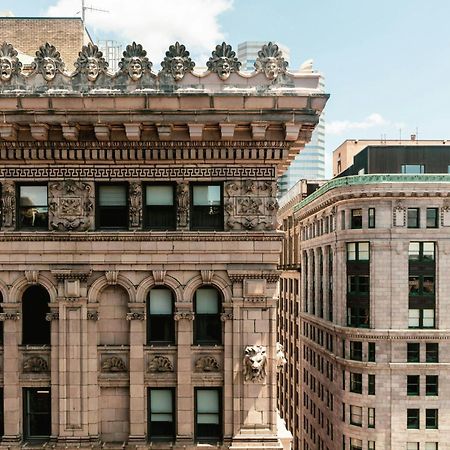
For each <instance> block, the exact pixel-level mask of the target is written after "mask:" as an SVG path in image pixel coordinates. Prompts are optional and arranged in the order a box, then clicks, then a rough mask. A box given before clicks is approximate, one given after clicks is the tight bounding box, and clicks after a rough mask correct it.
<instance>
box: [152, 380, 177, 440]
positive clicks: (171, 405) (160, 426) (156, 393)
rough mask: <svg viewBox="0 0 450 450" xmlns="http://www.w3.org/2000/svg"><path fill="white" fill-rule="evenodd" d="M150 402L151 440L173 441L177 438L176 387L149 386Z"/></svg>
mask: <svg viewBox="0 0 450 450" xmlns="http://www.w3.org/2000/svg"><path fill="white" fill-rule="evenodd" d="M148 402H149V410H148V417H149V420H148V436H149V439H150V441H173V440H174V438H175V395H174V388H169V389H165V388H164V389H162V388H148Z"/></svg>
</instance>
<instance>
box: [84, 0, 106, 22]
mask: <svg viewBox="0 0 450 450" xmlns="http://www.w3.org/2000/svg"><path fill="white" fill-rule="evenodd" d="M84 3H85V0H81V20H82V21H83V24H84V23H85V19H86V10H89V11H100V12H109V11H108V10H106V9H98V8H93V7H92V6H85V5H84ZM77 14H79V11H78V12H77Z"/></svg>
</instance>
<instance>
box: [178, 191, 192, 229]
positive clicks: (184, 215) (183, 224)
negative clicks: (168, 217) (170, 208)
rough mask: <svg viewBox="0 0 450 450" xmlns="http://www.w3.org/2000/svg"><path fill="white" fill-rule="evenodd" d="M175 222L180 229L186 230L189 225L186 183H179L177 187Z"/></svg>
mask: <svg viewBox="0 0 450 450" xmlns="http://www.w3.org/2000/svg"><path fill="white" fill-rule="evenodd" d="M177 222H178V228H180V229H186V228H187V227H188V225H189V186H188V184H187V183H179V184H178V186H177Z"/></svg>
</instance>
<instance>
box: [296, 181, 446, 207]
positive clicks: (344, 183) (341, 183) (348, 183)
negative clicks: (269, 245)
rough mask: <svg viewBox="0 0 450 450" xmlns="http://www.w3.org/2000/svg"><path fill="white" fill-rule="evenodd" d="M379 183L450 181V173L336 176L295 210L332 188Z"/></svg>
mask: <svg viewBox="0 0 450 450" xmlns="http://www.w3.org/2000/svg"><path fill="white" fill-rule="evenodd" d="M379 183H450V175H447V174H442V175H438V174H436V175H432V174H429V175H402V174H394V175H392V174H386V175H354V176H351V177H342V178H335V179H334V180H331V181H329V182H328V183H326V184H324V185H323V186H321V187H320V188H319V189H317V191H314V192H313V193H312V194H311V195H308V197H306V198H305V199H304V200H302V201H301V202H299V203H297V204H296V205H295V207H294V212H297V211H298V210H299V209H301V208H303V207H305V206H306V205H309V204H310V203H311V202H313V201H314V200H315V199H316V198H319V197H320V196H321V195H323V194H325V193H326V192H328V191H331V190H332V189H336V188H339V187H342V186H356V185H358V184H379Z"/></svg>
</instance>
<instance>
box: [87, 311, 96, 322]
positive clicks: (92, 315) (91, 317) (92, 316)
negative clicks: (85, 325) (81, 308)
mask: <svg viewBox="0 0 450 450" xmlns="http://www.w3.org/2000/svg"><path fill="white" fill-rule="evenodd" d="M98 317H99V316H98V311H97V310H94V309H88V311H87V317H86V318H87V320H95V321H97V320H98Z"/></svg>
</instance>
